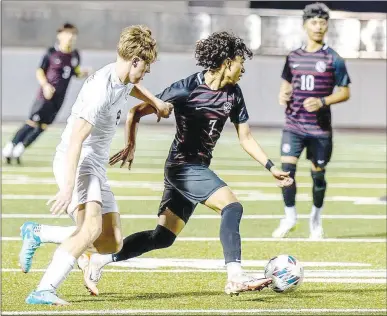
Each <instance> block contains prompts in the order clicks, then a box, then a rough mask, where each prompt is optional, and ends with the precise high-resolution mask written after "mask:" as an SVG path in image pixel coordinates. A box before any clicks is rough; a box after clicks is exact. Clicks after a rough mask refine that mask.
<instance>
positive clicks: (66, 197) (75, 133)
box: [47, 118, 93, 214]
mask: <svg viewBox="0 0 387 316" xmlns="http://www.w3.org/2000/svg"><path fill="white" fill-rule="evenodd" d="M92 128H93V125H91V124H90V123H89V122H88V121H86V120H84V119H82V118H79V119H77V120H76V121H75V123H74V126H73V130H72V133H71V137H70V144H69V147H68V151H67V155H66V165H65V175H66V176H65V184H64V186H63V188H62V189H61V190H60V191H59V192H58V193H57V194H56V196H55V197H54V198H53V199H51V200H50V201H48V203H47V204H51V203H52V202H53V201H55V202H54V204H53V205H52V207H51V209H50V212H51V213H52V214H62V213H63V212H65V211H66V210H67V207H68V206H69V204H70V202H71V197H72V193H73V190H74V185H75V176H76V171H77V167H78V162H79V157H80V155H81V150H82V144H83V142H84V141H85V139H86V138H87V137H88V136H89V135H90V133H91V130H92Z"/></svg>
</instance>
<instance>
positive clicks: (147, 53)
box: [117, 25, 157, 64]
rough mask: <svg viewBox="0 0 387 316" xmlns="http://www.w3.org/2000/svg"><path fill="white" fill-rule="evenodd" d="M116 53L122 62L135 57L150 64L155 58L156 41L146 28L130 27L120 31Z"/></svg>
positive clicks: (143, 26) (139, 26)
mask: <svg viewBox="0 0 387 316" xmlns="http://www.w3.org/2000/svg"><path fill="white" fill-rule="evenodd" d="M117 52H118V55H119V56H120V57H121V58H122V59H124V60H131V59H132V58H133V57H134V56H137V57H140V58H141V59H143V60H144V61H145V62H146V63H149V64H150V63H153V62H154V61H155V60H156V58H157V46H156V40H155V39H154V38H153V37H152V32H151V30H150V29H149V28H148V27H147V26H145V25H132V26H129V27H126V28H124V29H123V30H122V32H121V35H120V40H119V42H118V45H117Z"/></svg>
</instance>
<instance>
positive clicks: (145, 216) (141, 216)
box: [1, 213, 387, 220]
mask: <svg viewBox="0 0 387 316" xmlns="http://www.w3.org/2000/svg"><path fill="white" fill-rule="evenodd" d="M120 217H121V219H156V218H158V216H157V215H155V214H121V215H120ZM1 218H8V219H15V218H40V219H45V218H47V219H69V217H68V216H67V215H62V216H55V215H50V214H29V213H25V214H12V213H9V214H4V213H2V214H1ZM282 218H283V215H243V217H242V219H282ZM297 218H298V219H309V218H310V215H308V214H297ZM321 218H323V219H369V220H374V219H376V220H380V219H387V215H357V214H354V215H321ZM190 219H220V215H192V216H191V217H190Z"/></svg>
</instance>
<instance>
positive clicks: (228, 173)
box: [2, 166, 387, 179]
mask: <svg viewBox="0 0 387 316" xmlns="http://www.w3.org/2000/svg"><path fill="white" fill-rule="evenodd" d="M2 172H3V176H4V172H15V173H24V172H32V173H34V174H36V173H50V174H52V173H53V171H52V168H51V167H36V168H32V167H9V166H3V168H2ZM217 173H218V174H219V175H220V176H254V177H255V176H270V174H269V173H268V172H267V171H259V170H217ZM108 174H126V175H128V176H130V174H164V170H163V169H162V168H133V169H132V170H130V171H128V170H127V169H125V168H124V169H121V168H108ZM297 177H308V178H309V177H310V172H305V171H297ZM327 177H328V179H330V178H365V179H385V178H386V177H387V176H386V174H385V173H380V172H378V173H376V172H375V173H364V172H360V173H353V172H332V173H329V172H328V173H327Z"/></svg>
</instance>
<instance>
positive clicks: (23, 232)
mask: <svg viewBox="0 0 387 316" xmlns="http://www.w3.org/2000/svg"><path fill="white" fill-rule="evenodd" d="M37 226H38V224H37V223H34V222H25V223H24V224H23V225H22V226H21V227H20V236H21V237H22V240H23V246H22V248H21V250H20V253H19V263H20V266H21V269H22V271H23V272H24V273H27V272H28V271H30V269H31V265H32V257H33V256H34V254H35V251H36V249H38V248H39V247H40V244H41V243H42V242H41V240H40V237H39V236H37V235H36V234H35V233H34V229H35V227H37Z"/></svg>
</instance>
